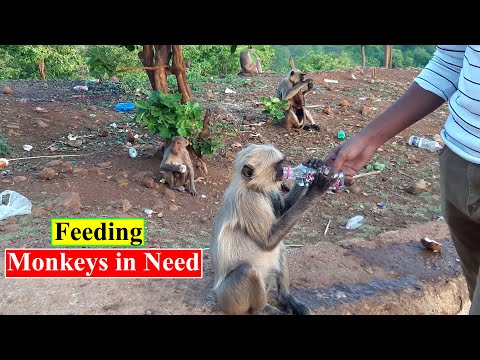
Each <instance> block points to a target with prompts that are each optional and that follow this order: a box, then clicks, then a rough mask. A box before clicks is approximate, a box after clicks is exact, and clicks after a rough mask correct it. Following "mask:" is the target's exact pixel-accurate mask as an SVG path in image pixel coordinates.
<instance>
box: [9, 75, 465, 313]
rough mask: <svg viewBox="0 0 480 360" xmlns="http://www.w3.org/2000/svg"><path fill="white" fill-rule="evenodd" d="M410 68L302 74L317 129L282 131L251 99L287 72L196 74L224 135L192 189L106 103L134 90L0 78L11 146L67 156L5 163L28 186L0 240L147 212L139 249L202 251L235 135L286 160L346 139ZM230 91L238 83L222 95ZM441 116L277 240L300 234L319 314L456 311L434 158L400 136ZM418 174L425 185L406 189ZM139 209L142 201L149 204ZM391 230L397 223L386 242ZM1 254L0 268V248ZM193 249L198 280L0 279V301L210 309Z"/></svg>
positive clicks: (299, 280) (396, 92)
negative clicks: (171, 186) (426, 299)
mask: <svg viewBox="0 0 480 360" xmlns="http://www.w3.org/2000/svg"><path fill="white" fill-rule="evenodd" d="M419 71H420V70H419V69H403V70H385V69H377V72H376V78H375V79H373V78H372V73H371V69H366V70H365V71H363V70H361V69H355V70H351V71H334V72H322V73H318V74H313V76H312V77H313V78H314V80H315V85H316V86H318V87H319V90H318V91H316V92H314V93H311V94H310V95H309V96H308V97H307V106H309V110H310V111H311V112H312V114H313V116H314V119H315V120H316V122H317V123H318V124H319V125H320V126H321V131H319V132H316V131H313V132H307V131H303V130H302V131H298V132H297V131H286V130H284V129H282V128H281V127H279V126H278V124H277V123H276V121H274V120H273V119H272V118H270V117H268V115H267V114H264V113H263V112H262V107H261V106H260V105H259V103H258V102H259V97H262V96H271V95H273V94H274V93H275V88H276V86H277V84H278V83H279V81H280V80H281V78H282V77H283V74H274V73H264V74H261V75H257V76H252V77H251V78H246V77H233V78H225V79H211V81H210V82H206V83H202V84H196V83H193V84H192V89H193V92H194V101H197V102H199V103H200V105H201V106H202V108H203V109H206V108H210V109H212V111H213V113H214V114H215V116H214V117H215V119H214V123H216V124H219V126H218V128H219V134H220V135H221V136H223V138H224V142H225V146H224V148H223V149H222V150H221V151H220V152H219V153H218V154H217V155H216V156H214V157H213V158H212V159H208V160H207V165H208V174H202V173H200V172H198V173H197V177H200V179H199V180H198V182H197V190H198V191H199V193H200V196H198V197H192V196H190V195H188V194H186V193H179V192H173V191H170V190H168V189H166V187H165V185H164V184H162V183H160V181H159V180H160V177H159V173H158V166H159V161H160V160H159V159H158V158H156V157H155V153H156V151H157V150H158V148H159V147H160V146H161V144H162V141H161V139H160V138H159V137H157V136H153V135H151V134H149V133H148V132H147V131H146V130H144V129H141V128H139V126H137V125H136V124H135V123H134V121H133V117H134V114H132V113H118V112H116V111H114V109H113V107H114V106H115V104H116V103H118V102H122V101H133V100H135V99H139V98H140V96H139V95H135V94H132V93H124V92H123V91H122V90H121V89H120V87H119V86H118V85H117V84H115V83H112V82H104V83H99V84H88V86H89V90H88V91H86V92H78V91H75V90H74V89H73V87H74V86H76V85H85V84H84V83H83V82H72V81H48V82H46V83H43V82H40V81H37V82H35V81H0V89H3V88H5V87H10V88H11V90H12V93H11V94H3V91H2V93H0V134H3V136H4V137H5V138H6V140H7V142H8V143H9V144H10V145H11V146H12V148H13V150H14V152H13V154H11V155H9V157H8V158H9V159H13V158H22V157H32V156H51V155H75V156H71V157H63V158H52V159H50V158H40V159H26V160H18V161H11V162H10V166H9V167H8V169H7V171H3V172H2V176H1V182H0V190H2V191H3V190H7V189H9V190H14V191H17V192H19V193H21V194H22V195H24V196H26V197H27V198H28V199H30V200H31V201H32V203H33V212H32V214H31V215H28V216H18V217H15V218H11V219H9V220H6V221H4V222H2V223H0V239H1V240H0V249H1V250H3V249H5V248H34V247H35V248H45V247H49V246H50V243H49V241H50V218H51V217H58V216H65V217H67V216H72V217H73V216H78V217H145V219H146V221H147V247H151V248H157V247H158V248H165V247H166V248H176V247H178V248H184V247H195V248H198V247H201V248H207V247H208V241H209V235H210V232H211V227H212V221H213V217H214V215H215V213H216V211H217V209H218V208H219V204H220V202H221V198H222V195H223V192H224V190H225V188H226V187H227V186H228V183H229V181H230V176H231V171H232V161H233V159H234V157H235V154H236V153H237V152H238V151H239V150H240V149H241V148H242V147H244V146H245V145H246V144H247V143H271V144H273V145H275V146H276V147H278V148H279V149H280V150H281V151H282V152H284V153H285V154H286V156H287V158H288V161H287V162H288V163H290V164H297V163H299V162H301V161H303V160H304V159H306V158H308V157H312V156H317V157H324V156H325V155H326V154H327V153H328V152H329V151H330V150H331V149H332V148H333V147H334V146H336V145H338V144H339V143H340V142H341V141H344V140H338V139H337V131H338V130H344V131H345V133H346V135H347V138H348V137H350V136H352V135H354V134H355V133H357V132H358V131H359V130H360V129H361V128H362V127H364V126H365V125H366V124H367V123H368V122H369V121H370V120H371V119H372V118H374V117H375V116H376V115H377V114H379V113H380V112H381V111H382V110H384V109H385V108H386V107H387V106H388V105H389V104H391V103H392V102H393V101H394V100H395V99H396V98H397V97H398V96H400V95H401V94H402V92H403V91H404V90H405V89H406V88H407V87H408V86H409V84H410V83H411V81H412V80H413V79H414V77H415V76H416V75H417V74H418V72H419ZM352 75H353V76H352ZM325 79H330V80H337V81H338V83H331V82H325ZM227 88H228V89H231V90H233V91H234V92H233V93H228V94H227V93H225V90H226V89H227ZM446 114H447V107H446V105H444V106H442V107H441V108H440V109H438V110H437V111H436V112H434V113H433V114H431V115H429V116H428V117H426V118H425V119H423V120H422V121H421V122H419V123H417V124H416V125H414V126H412V127H411V128H409V129H407V130H405V131H404V132H402V133H401V134H400V135H399V136H397V137H395V138H394V139H392V140H391V141H389V142H387V143H386V144H385V145H384V146H382V148H381V149H380V150H379V152H378V153H377V154H376V156H375V157H374V159H372V162H371V164H370V165H372V166H373V164H383V165H384V166H385V169H384V170H383V171H382V173H381V174H379V175H376V176H371V177H365V178H362V179H359V180H358V181H357V186H355V187H352V188H351V189H350V191H348V192H342V193H335V194H333V193H331V194H326V195H325V196H324V200H323V201H322V202H321V204H320V205H318V206H317V207H315V208H314V209H313V210H311V211H309V212H308V213H306V214H305V215H304V217H303V219H302V221H301V223H300V224H298V225H297V226H296V227H295V228H294V229H293V230H292V232H291V233H290V234H289V236H288V237H287V238H286V240H285V242H286V243H287V244H290V245H301V246H302V247H291V248H290V250H289V251H290V252H291V255H290V256H291V257H290V258H289V259H290V264H291V273H292V287H293V291H295V292H297V294H298V296H299V297H300V298H303V299H304V301H306V302H309V304H310V305H311V306H312V307H313V308H315V311H316V313H318V314H324V313H457V312H459V311H461V310H462V309H463V308H464V304H465V303H466V301H465V299H466V297H465V287H464V284H463V279H462V278H461V276H460V275H461V274H460V267H459V264H458V261H456V254H455V250H454V249H453V247H452V245H451V240H450V238H449V235H448V230H447V229H446V226H445V224H444V222H443V221H442V219H441V214H440V208H439V183H438V174H439V171H438V155H436V154H433V153H429V152H427V151H425V150H421V149H417V148H413V147H411V146H410V145H408V143H407V140H408V138H409V136H410V135H419V136H424V137H428V138H433V137H435V136H438V133H439V131H440V129H441V127H442V124H443V121H444V119H445V117H446ZM130 130H131V133H130ZM132 134H133V135H138V137H139V139H140V141H138V142H136V143H135V147H136V149H137V150H138V154H139V155H138V156H137V157H136V158H130V157H129V155H128V148H129V146H130V144H129V143H128V141H129V138H131V136H132ZM24 145H31V147H32V148H31V150H29V151H26V150H24ZM27 148H28V147H27ZM365 171H371V170H369V169H365ZM420 180H423V183H422V185H423V188H422V189H418V190H417V191H411V190H410V191H408V190H407V189H408V188H409V187H411V186H413V185H415V184H417V183H419V182H420ZM145 209H150V210H153V213H152V214H151V216H148V215H146V213H145ZM355 215H363V216H364V218H365V223H364V224H363V225H362V226H361V227H360V228H358V229H355V230H344V229H342V228H341V225H344V224H345V223H346V221H347V220H348V219H349V218H351V217H353V216H355ZM327 224H329V226H328V231H327V233H326V234H325V229H326V227H327ZM412 229H414V230H412ZM392 232H393V233H392ZM385 234H390V235H385ZM391 234H396V235H395V236H394V237H392V239H390V240H382V239H385V238H388V236H391ZM422 237H429V238H430V239H434V240H437V241H440V242H442V244H443V245H444V250H443V252H441V253H440V254H438V253H435V254H432V253H431V252H429V251H428V250H425V249H424V248H423V247H422V245H421V244H420V239H421V238H422ZM0 257H1V261H2V265H1V267H0V273H3V272H4V264H3V251H2V255H0ZM205 262H206V264H205V265H206V268H205V275H204V278H203V279H202V280H196V281H195V280H188V281H185V280H101V279H99V280H90V279H88V280H87V279H78V280H68V281H67V280H64V279H57V280H48V279H43V280H41V281H40V280H28V279H22V280H20V279H19V280H11V279H5V278H3V279H2V280H1V282H2V286H1V287H0V313H41V314H46V313H74V314H84V313H95V314H98V313H115V314H125V313H133V314H139V313H156V314H196V313H212V312H213V313H215V307H214V305H213V303H212V301H211V300H212V299H211V294H210V293H209V288H210V286H211V281H212V279H211V269H210V265H209V259H208V255H206V258H205ZM395 264H398V265H395ZM2 275H3V274H2ZM452 284H454V285H452ZM452 286H453V287H455V290H454V291H453V292H452V291H451V290H452ZM427 292H428V294H430V295H428V296H430V297H431V298H432V299H436V303H437V304H440V303H442V304H444V305H442V306H440V307H437V310H438V311H437V310H435V309H433V310H432V309H430V310H428V309H427V308H428V306H425V305H418V306H417V305H411V306H404V305H402V304H408V303H411V304H416V303H415V301H414V300H412V299H413V298H414V297H415V296H416V297H417V298H418V299H420V300H421V298H422V296H427V295H425V294H426V293H427ZM422 294H423V295H422ZM412 296H413V298H412ZM446 298H448V299H451V301H450V300H449V301H450V302H449V301H446V300H445V299H446ZM399 299H402V300H399ZM408 299H410V300H408ZM439 299H443V300H442V301H439ZM459 299H460V300H459ZM382 301H383V305H382V306H380V305H378V304H380V303H381V302H382ZM459 302H461V303H462V306H460V307H459V305H458V303H459ZM60 304H63V305H62V306H60ZM139 304H141V305H139ZM375 304H377V305H375ZM418 304H421V301H418ZM422 306H423V307H422Z"/></svg>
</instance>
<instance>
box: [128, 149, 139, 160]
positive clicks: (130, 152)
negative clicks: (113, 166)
mask: <svg viewBox="0 0 480 360" xmlns="http://www.w3.org/2000/svg"><path fill="white" fill-rule="evenodd" d="M128 155H129V156H130V157H131V158H132V159H134V158H136V157H137V155H138V152H137V149H135V148H134V147H131V148H130V149H128Z"/></svg>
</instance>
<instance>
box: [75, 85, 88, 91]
mask: <svg viewBox="0 0 480 360" xmlns="http://www.w3.org/2000/svg"><path fill="white" fill-rule="evenodd" d="M73 90H76V91H88V86H82V85H77V86H74V87H73Z"/></svg>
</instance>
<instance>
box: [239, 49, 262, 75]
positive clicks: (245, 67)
mask: <svg viewBox="0 0 480 360" xmlns="http://www.w3.org/2000/svg"><path fill="white" fill-rule="evenodd" d="M252 54H254V55H255V58H256V60H257V63H256V64H255V63H254V62H253V61H252V57H251V55H252ZM240 67H241V68H242V71H240V72H239V73H238V75H252V74H255V73H258V74H261V73H262V63H261V61H260V57H259V56H258V55H257V54H256V53H255V49H248V51H243V52H241V53H240Z"/></svg>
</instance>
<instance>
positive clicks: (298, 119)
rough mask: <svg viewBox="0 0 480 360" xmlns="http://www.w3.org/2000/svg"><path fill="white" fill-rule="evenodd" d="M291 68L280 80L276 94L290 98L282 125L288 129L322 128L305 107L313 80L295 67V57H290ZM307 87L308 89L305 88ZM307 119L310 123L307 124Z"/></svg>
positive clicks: (282, 97)
mask: <svg viewBox="0 0 480 360" xmlns="http://www.w3.org/2000/svg"><path fill="white" fill-rule="evenodd" d="M290 68H291V70H290V72H289V73H288V75H287V76H286V77H285V78H283V79H282V81H280V84H279V85H278V88H277V92H276V94H275V96H276V97H277V98H279V99H280V100H288V108H287V110H285V118H284V120H283V123H282V126H283V127H284V128H286V129H292V128H293V129H305V130H310V129H312V130H320V126H318V125H317V124H315V121H314V120H313V117H312V115H311V114H310V112H309V111H308V110H307V109H306V108H305V95H306V94H307V93H309V92H310V91H312V89H313V80H312V79H306V80H305V73H303V72H301V71H300V70H298V69H297V68H296V67H295V64H294V62H293V58H290ZM305 87H307V90H304V88H305ZM305 119H307V120H308V122H309V123H310V124H309V125H305Z"/></svg>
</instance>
